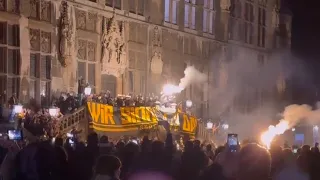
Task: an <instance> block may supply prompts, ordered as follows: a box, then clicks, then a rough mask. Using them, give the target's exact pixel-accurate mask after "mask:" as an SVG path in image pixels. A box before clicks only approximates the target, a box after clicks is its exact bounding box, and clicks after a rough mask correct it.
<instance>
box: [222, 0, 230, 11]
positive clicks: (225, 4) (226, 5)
mask: <svg viewBox="0 0 320 180" xmlns="http://www.w3.org/2000/svg"><path fill="white" fill-rule="evenodd" d="M230 5H231V4H230V0H221V1H220V7H221V10H224V11H229V9H230Z"/></svg>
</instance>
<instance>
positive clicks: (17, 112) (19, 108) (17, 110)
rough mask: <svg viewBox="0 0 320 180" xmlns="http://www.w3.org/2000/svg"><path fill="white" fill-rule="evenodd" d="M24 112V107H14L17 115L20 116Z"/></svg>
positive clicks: (18, 105)
mask: <svg viewBox="0 0 320 180" xmlns="http://www.w3.org/2000/svg"><path fill="white" fill-rule="evenodd" d="M22 111H23V106H22V105H20V104H17V105H14V106H13V112H14V113H16V114H20V113H22Z"/></svg>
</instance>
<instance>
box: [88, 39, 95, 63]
mask: <svg viewBox="0 0 320 180" xmlns="http://www.w3.org/2000/svg"><path fill="white" fill-rule="evenodd" d="M88 60H89V61H96V43H94V42H90V41H89V42H88Z"/></svg>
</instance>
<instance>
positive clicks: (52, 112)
mask: <svg viewBox="0 0 320 180" xmlns="http://www.w3.org/2000/svg"><path fill="white" fill-rule="evenodd" d="M49 114H50V116H52V117H57V116H58V115H59V109H58V108H56V107H52V108H50V109H49Z"/></svg>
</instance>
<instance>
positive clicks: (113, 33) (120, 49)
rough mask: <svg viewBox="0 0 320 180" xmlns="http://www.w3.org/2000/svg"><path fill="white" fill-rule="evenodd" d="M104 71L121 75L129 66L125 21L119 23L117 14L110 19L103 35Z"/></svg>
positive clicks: (117, 75)
mask: <svg viewBox="0 0 320 180" xmlns="http://www.w3.org/2000/svg"><path fill="white" fill-rule="evenodd" d="M102 46H103V56H102V58H103V59H102V64H103V65H102V73H104V74H110V75H114V76H116V77H119V76H120V75H121V74H123V73H124V70H125V68H126V67H127V64H128V63H127V58H126V50H125V43H124V23H123V22H121V23H118V22H117V21H116V20H115V16H114V15H113V17H112V18H111V19H110V21H109V22H108V24H107V27H106V28H105V30H104V33H103V37H102Z"/></svg>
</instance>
